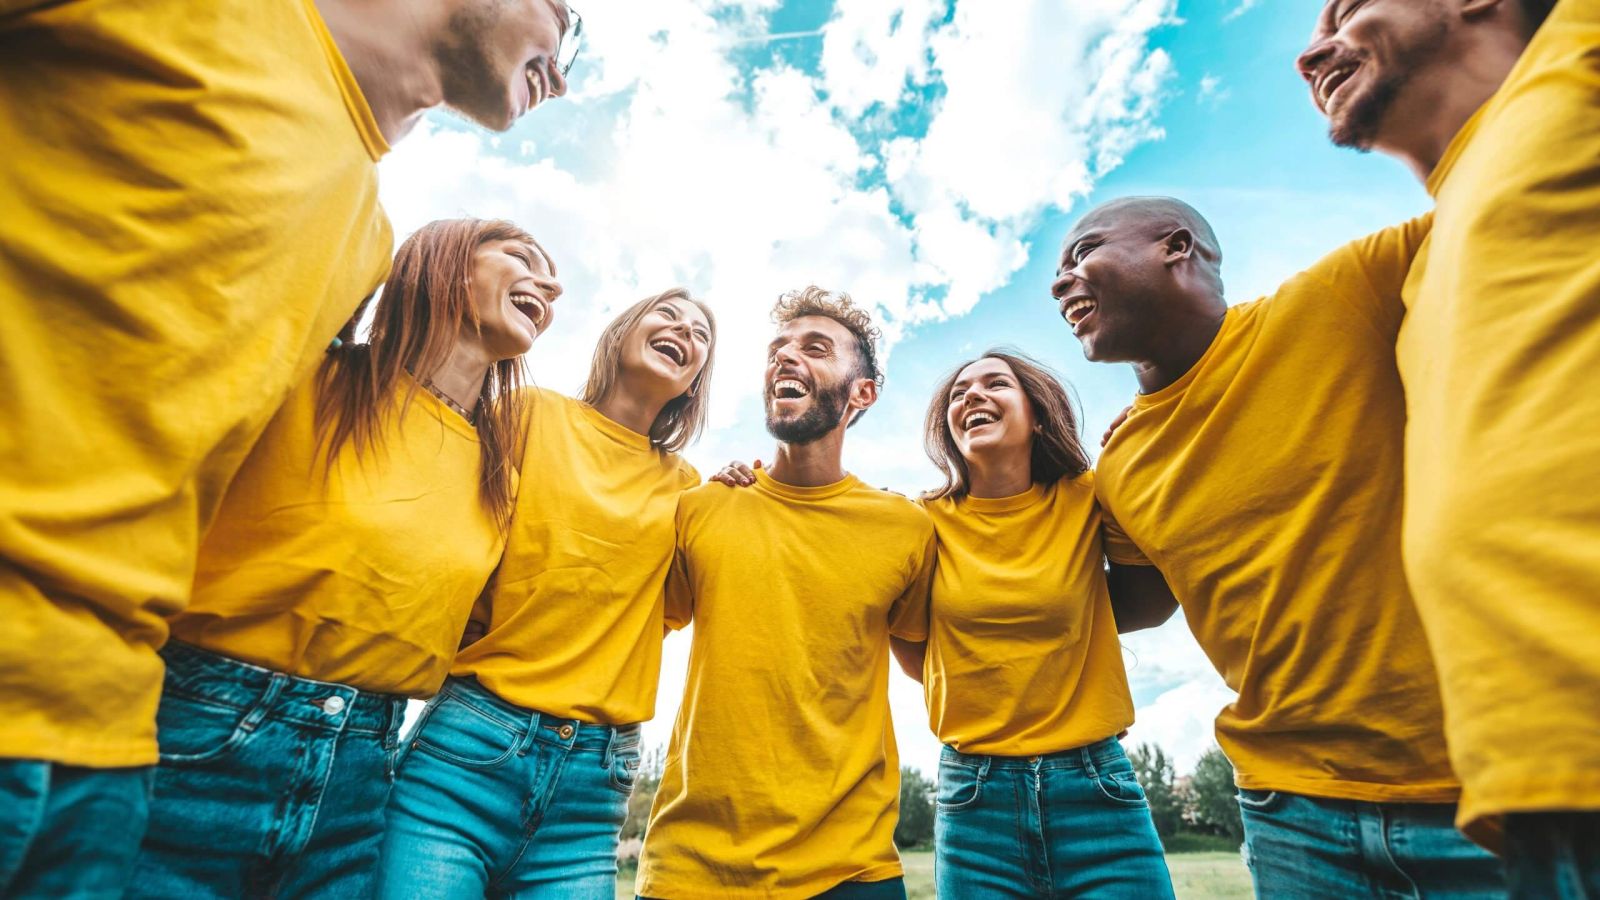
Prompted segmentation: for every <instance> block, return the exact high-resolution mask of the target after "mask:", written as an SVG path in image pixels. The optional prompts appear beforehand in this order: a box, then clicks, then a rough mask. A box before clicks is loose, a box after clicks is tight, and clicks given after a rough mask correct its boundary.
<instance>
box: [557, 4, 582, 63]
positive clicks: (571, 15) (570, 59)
mask: <svg viewBox="0 0 1600 900" xmlns="http://www.w3.org/2000/svg"><path fill="white" fill-rule="evenodd" d="M582 46H583V16H580V15H578V11H577V10H575V9H573V8H572V7H571V6H568V7H567V31H566V33H565V34H563V35H561V43H559V44H557V45H556V69H557V70H558V71H560V72H561V77H562V78H566V77H567V73H568V72H570V71H572V64H573V63H574V62H576V61H577V59H578V49H579V48H580V47H582Z"/></svg>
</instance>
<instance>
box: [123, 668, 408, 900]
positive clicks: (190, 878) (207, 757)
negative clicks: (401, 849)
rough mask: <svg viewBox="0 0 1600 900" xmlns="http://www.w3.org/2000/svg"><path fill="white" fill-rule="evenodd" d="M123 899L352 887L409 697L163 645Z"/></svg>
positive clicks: (371, 854)
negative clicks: (139, 841)
mask: <svg viewBox="0 0 1600 900" xmlns="http://www.w3.org/2000/svg"><path fill="white" fill-rule="evenodd" d="M161 655H162V656H163V657H165V658H166V661H167V677H166V686H165V688H164V690H163V693H162V695H161V706H160V709H159V711H158V712H157V714H156V727H157V737H158V738H159V740H160V742H161V764H160V765H159V766H157V767H156V786H155V799H154V800H153V801H152V802H151V805H150V828H149V831H148V832H147V833H146V834H145V840H144V846H143V848H141V850H140V852H139V860H138V863H137V864H136V866H135V868H134V874H133V879H132V881H131V882H130V884H129V891H128V896H129V897H159V898H170V897H185V898H190V897H266V896H271V897H279V898H286V897H305V896H323V897H333V898H344V897H361V896H364V895H367V894H370V893H371V892H372V889H373V883H374V877H375V875H376V871H377V863H378V848H379V846H380V844H381V842H382V839H383V807H384V803H385V801H386V800H387V799H388V796H389V788H390V785H391V784H392V783H393V763H394V758H395V751H396V749H397V745H398V743H399V728H400V721H401V718H402V716H403V715H404V710H405V701H404V699H402V698H399V697H393V696H389V695H384V694H372V693H364V692H362V691H358V690H356V689H355V688H352V687H347V686H345V685H342V684H329V683H327V682H321V681H311V680H309V679H305V678H295V677H292V676H289V675H284V674H282V673H279V672H273V671H270V670H268V669H263V668H260V667H257V666H252V665H249V664H247V663H242V662H238V661H237V660H232V659H228V658H227V657H223V656H218V655H216V654H214V653H208V652H206V651H204V650H200V649H198V648H195V647H190V646H188V645H185V644H178V643H169V644H168V645H167V646H166V648H165V649H163V650H162V651H161Z"/></svg>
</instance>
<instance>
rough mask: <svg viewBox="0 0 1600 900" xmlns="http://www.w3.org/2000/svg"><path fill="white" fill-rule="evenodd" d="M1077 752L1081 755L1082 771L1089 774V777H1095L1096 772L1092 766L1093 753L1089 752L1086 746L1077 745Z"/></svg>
mask: <svg viewBox="0 0 1600 900" xmlns="http://www.w3.org/2000/svg"><path fill="white" fill-rule="evenodd" d="M1078 753H1079V754H1081V755H1082V757H1083V768H1084V771H1085V772H1086V773H1087V774H1088V775H1089V777H1090V778H1094V777H1096V775H1097V772H1096V770H1095V767H1094V754H1093V753H1090V752H1089V748H1088V747H1079V748H1078Z"/></svg>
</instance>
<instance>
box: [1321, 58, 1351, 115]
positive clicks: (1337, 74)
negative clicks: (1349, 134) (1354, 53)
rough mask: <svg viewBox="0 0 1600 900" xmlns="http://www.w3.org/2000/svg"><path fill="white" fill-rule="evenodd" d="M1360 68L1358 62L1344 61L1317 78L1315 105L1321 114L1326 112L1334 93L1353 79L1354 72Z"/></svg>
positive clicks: (1330, 67)
mask: <svg viewBox="0 0 1600 900" xmlns="http://www.w3.org/2000/svg"><path fill="white" fill-rule="evenodd" d="M1360 68H1361V64H1360V63H1359V62H1356V61H1354V60H1346V61H1343V62H1338V63H1335V64H1333V65H1331V66H1329V67H1328V68H1327V69H1326V70H1325V71H1324V72H1323V73H1322V74H1321V75H1320V76H1318V78H1317V86H1316V92H1317V104H1318V105H1319V106H1321V107H1322V111H1323V112H1327V111H1328V106H1329V104H1330V103H1331V102H1332V101H1333V95H1334V93H1335V92H1337V91H1338V90H1339V88H1341V87H1343V86H1344V84H1345V83H1346V82H1348V81H1349V80H1350V79H1351V78H1352V77H1354V76H1355V74H1356V70H1357V69H1360Z"/></svg>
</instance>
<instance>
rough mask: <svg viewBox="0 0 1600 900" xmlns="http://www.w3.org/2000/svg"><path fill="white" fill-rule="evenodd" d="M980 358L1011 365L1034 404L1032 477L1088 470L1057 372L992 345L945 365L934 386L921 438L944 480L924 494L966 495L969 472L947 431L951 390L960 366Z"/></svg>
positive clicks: (1041, 480)
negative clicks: (945, 371) (956, 363)
mask: <svg viewBox="0 0 1600 900" xmlns="http://www.w3.org/2000/svg"><path fill="white" fill-rule="evenodd" d="M985 359H998V360H1000V361H1001V362H1003V363H1005V364H1006V365H1008V366H1010V367H1011V371H1012V372H1014V373H1016V376H1017V384H1018V385H1019V386H1020V387H1021V388H1022V393H1023V396H1025V397H1027V398H1028V403H1029V405H1031V406H1032V407H1033V417H1034V424H1036V425H1037V426H1038V432H1037V433H1036V434H1035V435H1034V436H1033V452H1032V454H1031V456H1030V458H1029V460H1028V464H1029V469H1030V474H1031V476H1032V478H1033V481H1034V483H1035V484H1054V483H1055V482H1057V481H1059V480H1061V479H1062V478H1076V477H1078V476H1079V475H1082V474H1083V473H1084V472H1087V471H1089V454H1088V453H1087V452H1086V451H1085V450H1084V449H1083V438H1082V436H1080V435H1079V434H1078V414H1077V413H1076V412H1075V411H1074V410H1073V401H1072V396H1071V395H1070V394H1069V393H1067V387H1066V385H1065V384H1064V383H1063V382H1062V379H1061V376H1059V375H1057V374H1056V373H1055V372H1053V371H1051V370H1050V369H1049V368H1048V367H1046V366H1045V365H1044V364H1043V363H1040V362H1038V361H1037V360H1034V359H1032V358H1030V357H1028V356H1025V355H1023V354H1022V353H1020V352H1018V351H1016V350H1011V349H1004V348H995V349H992V350H989V351H988V352H986V353H984V354H983V355H982V356H980V357H978V358H977V359H969V360H967V361H966V362H964V363H962V364H961V365H959V366H956V367H955V368H954V369H952V370H950V374H949V375H947V376H945V378H944V380H943V381H941V382H940V383H939V386H938V387H937V388H935V389H934V392H933V402H931V403H929V404H928V418H927V423H926V425H925V426H924V429H923V439H922V440H923V448H924V449H925V450H927V453H928V459H930V460H932V461H933V464H934V465H935V466H938V467H939V471H941V472H943V473H944V485H943V486H941V487H939V488H938V489H937V490H932V491H928V492H927V493H926V494H924V495H923V496H924V497H926V498H927V499H929V500H937V499H939V498H941V497H951V498H953V499H958V500H959V499H960V498H962V497H965V496H966V495H967V490H968V489H969V482H970V481H971V478H972V473H971V472H970V471H969V470H968V468H967V461H966V459H964V458H963V457H962V456H961V449H960V448H959V447H958V446H956V439H955V436H954V435H952V434H951V433H950V421H949V412H950V390H951V388H953V387H954V386H955V383H956V379H957V378H959V377H960V376H961V372H962V370H963V369H965V368H966V367H967V366H970V365H972V364H973V363H975V362H979V361H981V360H985Z"/></svg>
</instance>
